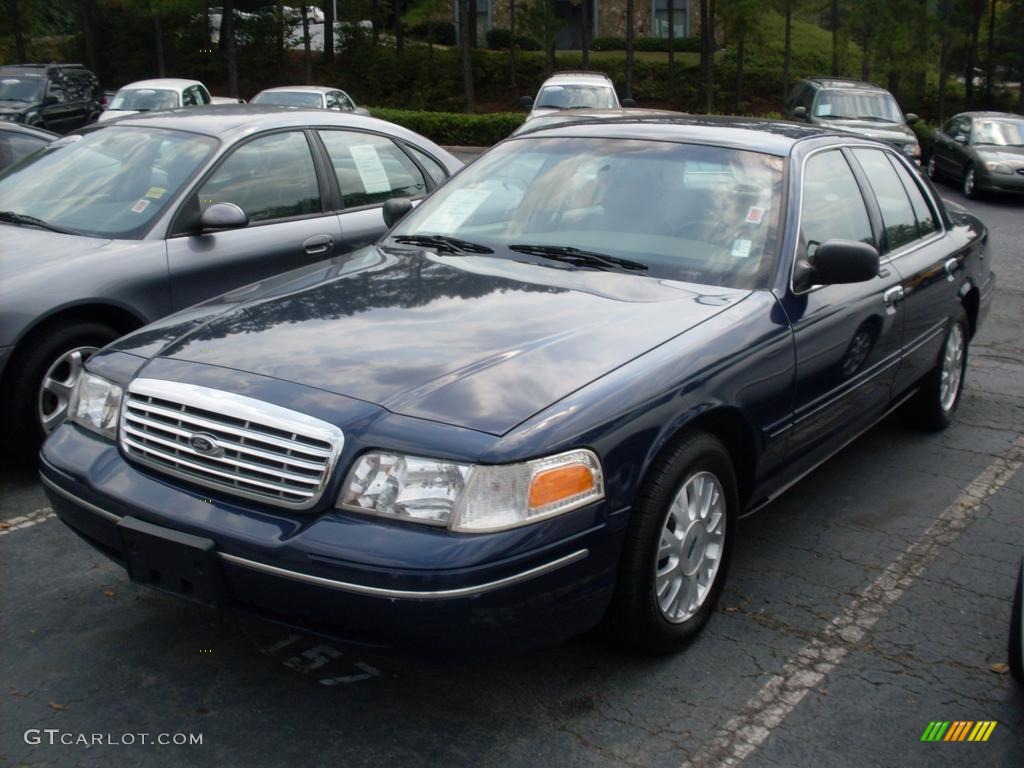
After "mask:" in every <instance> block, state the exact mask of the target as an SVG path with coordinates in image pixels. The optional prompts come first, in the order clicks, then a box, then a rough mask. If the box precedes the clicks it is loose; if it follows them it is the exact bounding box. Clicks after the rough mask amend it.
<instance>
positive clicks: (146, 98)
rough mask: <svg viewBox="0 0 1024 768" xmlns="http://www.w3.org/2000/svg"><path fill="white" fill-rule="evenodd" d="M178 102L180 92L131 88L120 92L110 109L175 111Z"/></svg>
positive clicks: (178, 104)
mask: <svg viewBox="0 0 1024 768" xmlns="http://www.w3.org/2000/svg"><path fill="white" fill-rule="evenodd" d="M179 106H181V104H180V103H179V102H178V92H177V91H168V90H164V89H157V88H131V89H127V90H120V91H118V92H117V95H116V96H115V97H114V100H113V101H112V102H111V103H110V107H109V109H113V110H120V109H131V110H136V111H138V112H146V111H148V110H152V109H174V108H175V107H179Z"/></svg>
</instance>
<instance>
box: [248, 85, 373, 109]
mask: <svg viewBox="0 0 1024 768" xmlns="http://www.w3.org/2000/svg"><path fill="white" fill-rule="evenodd" d="M251 103H253V104H276V105H277V106H281V107H301V108H303V109H333V110H334V111H336V112H351V113H352V114H355V115H369V114H370V112H369V110H367V109H365V108H363V107H357V106H356V103H355V102H354V101H352V97H351V96H349V95H348V94H347V93H345V92H344V91H343V90H341V89H339V88H331V87H329V86H326V85H283V86H280V87H278V88H267V89H266V90H263V91H260V92H259V93H257V94H256V95H255V96H253V97H252V102H251Z"/></svg>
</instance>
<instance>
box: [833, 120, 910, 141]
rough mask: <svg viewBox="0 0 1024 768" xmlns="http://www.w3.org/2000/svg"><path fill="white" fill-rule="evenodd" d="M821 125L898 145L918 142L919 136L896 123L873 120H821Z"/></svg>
mask: <svg viewBox="0 0 1024 768" xmlns="http://www.w3.org/2000/svg"><path fill="white" fill-rule="evenodd" d="M818 124H819V125H821V126H822V127H825V128H833V129H835V130H837V131H849V132H850V133H856V134H857V135H858V136H863V137H865V138H868V139H874V140H875V141H888V142H893V143H896V144H910V143H913V142H916V141H917V136H916V135H915V134H914V132H913V131H912V130H910V128H908V127H907V126H905V125H898V124H896V123H877V122H875V121H873V120H820V121H819V122H818Z"/></svg>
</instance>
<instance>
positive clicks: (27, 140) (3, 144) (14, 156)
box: [0, 132, 46, 169]
mask: <svg viewBox="0 0 1024 768" xmlns="http://www.w3.org/2000/svg"><path fill="white" fill-rule="evenodd" d="M45 146H46V142H45V141H43V140H42V139H37V138H36V137H35V136H23V135H21V134H19V133H10V134H8V133H6V132H3V133H0V169H3V168H6V167H7V166H9V165H13V164H14V163H16V162H18V161H19V160H21V159H23V158H25V157H28V156H29V155H31V154H32V153H33V152H35V151H36V150H37V149H42V148H43V147H45Z"/></svg>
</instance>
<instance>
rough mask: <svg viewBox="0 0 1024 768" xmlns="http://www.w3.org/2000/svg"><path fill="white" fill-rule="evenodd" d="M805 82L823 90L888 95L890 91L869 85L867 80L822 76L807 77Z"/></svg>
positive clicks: (875, 85) (873, 84) (872, 84)
mask: <svg viewBox="0 0 1024 768" xmlns="http://www.w3.org/2000/svg"><path fill="white" fill-rule="evenodd" d="M804 80H806V81H807V82H809V83H813V84H814V85H817V86H819V87H821V88H836V89H843V90H851V91H880V92H883V93H888V91H886V90H885V88H883V87H882V86H880V85H877V84H875V83H869V82H867V81H866V80H850V79H848V78H845V77H821V76H815V77H805V78H804Z"/></svg>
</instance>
